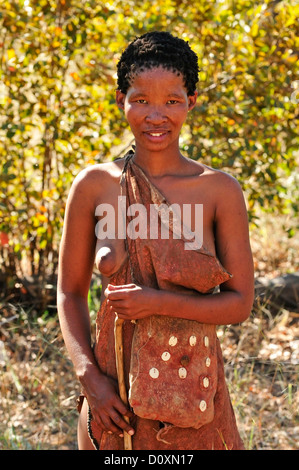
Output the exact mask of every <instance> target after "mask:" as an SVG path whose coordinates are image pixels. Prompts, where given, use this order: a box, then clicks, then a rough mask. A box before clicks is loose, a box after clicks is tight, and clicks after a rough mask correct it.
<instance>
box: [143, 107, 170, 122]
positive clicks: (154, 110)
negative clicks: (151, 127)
mask: <svg viewBox="0 0 299 470" xmlns="http://www.w3.org/2000/svg"><path fill="white" fill-rule="evenodd" d="M163 111H164V110H163V109H161V108H160V107H158V106H153V107H151V108H150V109H148V113H147V116H146V120H147V122H150V123H152V124H155V125H157V124H161V123H162V122H165V121H167V116H166V115H165V113H164V112H163Z"/></svg>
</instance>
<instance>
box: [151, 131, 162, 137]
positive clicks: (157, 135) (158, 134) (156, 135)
mask: <svg viewBox="0 0 299 470" xmlns="http://www.w3.org/2000/svg"><path fill="white" fill-rule="evenodd" d="M150 135H152V136H153V137H160V135H163V134H162V132H161V133H157V134H154V133H153V132H151V133H150Z"/></svg>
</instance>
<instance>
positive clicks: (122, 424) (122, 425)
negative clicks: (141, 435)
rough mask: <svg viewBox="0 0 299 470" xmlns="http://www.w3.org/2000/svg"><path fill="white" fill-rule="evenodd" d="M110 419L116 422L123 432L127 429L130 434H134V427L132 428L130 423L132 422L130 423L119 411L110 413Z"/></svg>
mask: <svg viewBox="0 0 299 470" xmlns="http://www.w3.org/2000/svg"><path fill="white" fill-rule="evenodd" d="M110 419H111V420H112V421H113V422H114V424H116V426H117V427H118V428H120V429H121V431H120V432H121V433H122V431H126V432H127V433H128V434H130V435H131V436H132V435H133V434H134V429H133V428H132V426H131V425H130V423H128V422H127V421H126V420H125V419H124V418H123V416H121V415H120V414H119V413H118V412H117V411H113V412H112V413H111V414H110Z"/></svg>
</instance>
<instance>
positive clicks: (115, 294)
mask: <svg viewBox="0 0 299 470" xmlns="http://www.w3.org/2000/svg"><path fill="white" fill-rule="evenodd" d="M129 292H130V291H129V290H128V289H121V290H119V291H118V290H117V291H116V290H115V291H108V292H105V295H106V297H107V299H109V300H121V299H125V298H126V296H127V295H128V293H129Z"/></svg>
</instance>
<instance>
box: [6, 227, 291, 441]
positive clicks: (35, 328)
mask: <svg viewBox="0 0 299 470" xmlns="http://www.w3.org/2000/svg"><path fill="white" fill-rule="evenodd" d="M270 232H271V230H269V232H268V233H267V237H269V233H270ZM276 232H277V231H276ZM273 236H274V235H273ZM253 238H254V237H253ZM275 240H278V241H276V242H275V243H276V245H275V246H274V250H273V244H272V247H271V248H270V246H271V243H270V244H269V243H268V238H267V240H266V243H265V240H263V237H262V236H261V235H260V234H258V236H257V237H256V240H255V239H254V240H253V249H254V254H255V258H256V259H258V260H259V261H258V262H256V268H257V270H258V272H260V273H261V274H263V275H264V274H265V275H268V276H270V275H272V276H273V275H277V274H281V272H286V271H288V270H292V267H293V266H294V265H295V264H294V263H297V262H298V259H296V256H298V255H297V253H298V251H297V248H298V247H297V246H296V243H295V241H294V240H293V241H290V240H283V239H282V238H281V237H279V238H278V237H277V233H276V236H275ZM273 243H274V242H273ZM284 243H286V244H287V245H288V249H287V250H285V249H284V246H285V245H284ZM290 246H291V248H289V247H290ZM259 263H261V264H259ZM94 302H95V300H94V299H91V309H94V310H96V307H97V305H94ZM0 307H1V305H0ZM1 315H2V318H1V319H0V367H1V369H0V370H1V372H0V383H1V385H0V387H1V409H0V449H18V450H25V449H34V450H35V449H40V450H50V449H59V450H62V449H64V450H72V449H76V425H77V412H76V408H75V399H76V396H77V394H78V392H79V385H78V383H77V381H76V379H75V376H74V372H73V368H72V364H71V363H70V361H69V359H68V357H67V354H66V352H65V348H64V344H63V340H62V337H61V333H60V330H59V326H58V321H57V318H56V317H55V316H54V317H53V315H52V316H51V315H49V314H47V312H45V313H44V314H43V315H36V314H35V315H34V312H32V311H30V309H28V308H27V309H26V310H24V309H23V307H22V305H17V304H14V305H12V304H9V303H3V304H2V308H1ZM218 334H219V338H220V341H221V343H222V348H223V355H224V359H225V368H226V376H227V383H228V386H229V389H230V394H231V398H232V403H233V406H234V409H235V412H236V417H237V421H238V424H239V428H240V432H241V435H242V438H243V440H244V443H245V446H246V448H247V449H257V450H266V449H272V450H297V449H298V434H299V414H298V410H299V393H298V388H297V387H298V383H299V322H298V314H296V313H292V312H287V311H285V310H281V311H280V312H279V313H278V314H277V315H275V316H273V315H272V314H271V312H270V310H269V309H268V306H267V305H265V304H264V305H257V306H255V308H254V310H253V312H252V315H251V317H250V318H249V319H248V320H247V321H246V322H244V323H243V324H242V325H234V326H230V327H220V328H219V331H218Z"/></svg>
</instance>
